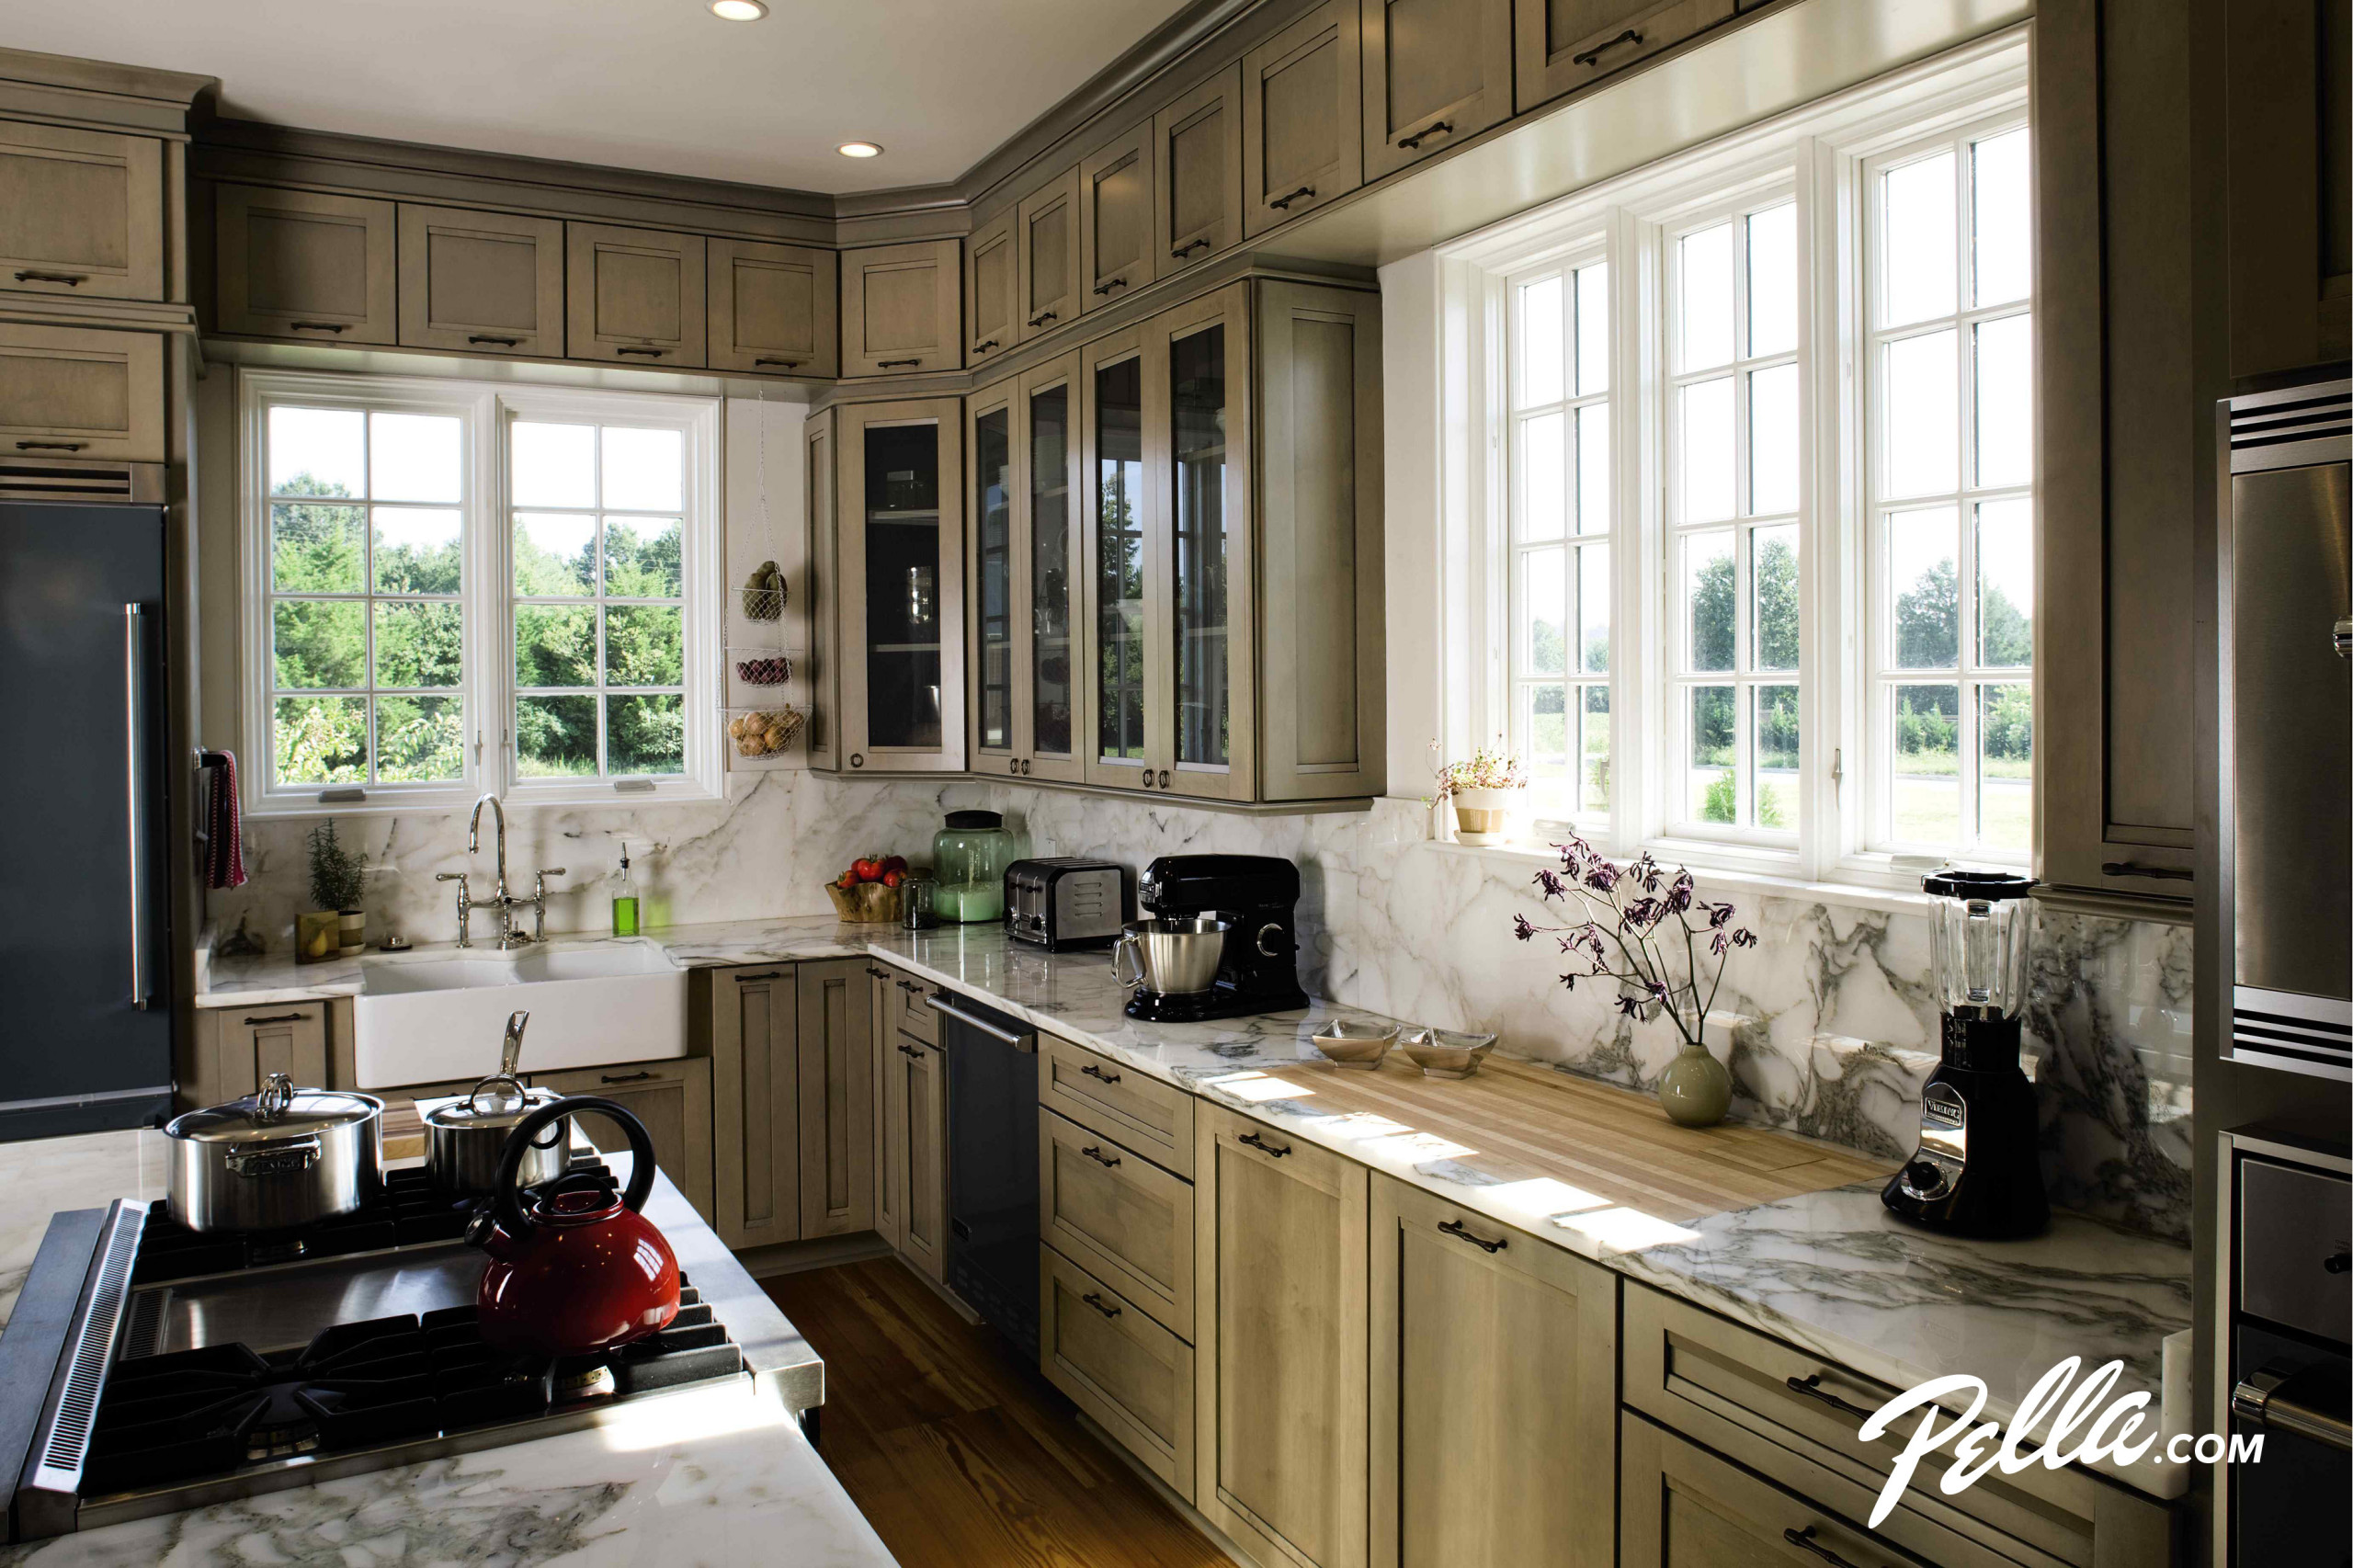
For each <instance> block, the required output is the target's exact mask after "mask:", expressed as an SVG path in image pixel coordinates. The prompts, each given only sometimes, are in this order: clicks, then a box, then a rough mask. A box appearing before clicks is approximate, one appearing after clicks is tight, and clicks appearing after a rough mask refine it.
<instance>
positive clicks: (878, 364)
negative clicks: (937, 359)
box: [874, 354, 923, 370]
mask: <svg viewBox="0 0 2353 1568" xmlns="http://www.w3.org/2000/svg"><path fill="white" fill-rule="evenodd" d="M922 363H923V356H922V355H920V354H918V355H916V356H915V358H912V359H877V360H876V361H874V368H875V369H878V370H898V369H905V368H906V367H907V366H909V365H920V364H922Z"/></svg>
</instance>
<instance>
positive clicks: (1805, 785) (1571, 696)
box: [1437, 29, 2035, 885]
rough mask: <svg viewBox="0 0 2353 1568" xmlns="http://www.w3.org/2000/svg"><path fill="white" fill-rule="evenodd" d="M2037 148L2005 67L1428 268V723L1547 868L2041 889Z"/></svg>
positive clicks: (1478, 242) (1694, 163) (2014, 70)
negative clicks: (1512, 801) (2036, 617)
mask: <svg viewBox="0 0 2353 1568" xmlns="http://www.w3.org/2000/svg"><path fill="white" fill-rule="evenodd" d="M2029 134H2030V132H2029V128H2028V125H2027V95H2026V41H2025V37H2024V32H2023V29H2012V30H2011V31H2009V32H2007V33H2006V34H2003V35H1999V36H1997V37H1995V38H1993V39H1989V40H1980V41H1979V42H1977V43H1974V44H1972V45H1968V46H1964V47H1963V48H1962V49H1960V50H1956V51H1951V52H1950V53H1949V54H1948V55H1946V56H1943V57H1941V58H1939V59H1938V60H1935V61H1931V62H1925V63H1923V64H1920V65H1917V66H1913V67H1909V68H1906V69H1905V70H1903V71H1900V72H1896V73H1893V74H1890V75H1888V76H1886V77H1883V78H1881V79H1880V80H1879V81H1877V82H1874V83H1870V84H1867V85H1864V86H1862V87H1859V88H1857V89H1854V90H1851V91H1849V92H1847V93H1844V94H1841V95H1838V96H1836V97H1834V98H1830V99H1826V100H1824V101H1823V102H1821V103H1819V104H1816V105H1813V106H1810V107H1809V108H1804V109H1801V110H1798V111H1794V112H1792V113H1790V114H1787V115H1784V116H1782V117H1780V118H1779V119H1775V120H1773V121H1770V122H1768V123H1766V124H1763V125H1760V126H1757V127H1756V128H1753V129H1752V130H1749V131H1743V132H1740V133H1737V134H1735V135H1733V136H1731V137H1728V138H1725V139H1723V140H1722V141H1721V142H1716V143H1712V144H1710V145H1708V146H1704V147H1700V148H1697V149H1694V150H1692V151H1690V152H1688V153H1680V154H1677V155H1676V156H1675V157H1672V158H1669V159H1666V160H1664V161H1662V162H1660V163H1658V164H1654V165H1649V166H1646V167H1644V168H1643V169H1639V170H1636V171H1634V172H1632V173H1631V174H1628V175H1625V176H1619V177H1617V178H1614V179H1611V180H1608V181H1606V182H1604V183H1603V184H1601V185H1599V186H1597V187H1594V188H1592V189H1590V190H1588V191H1586V192H1584V193H1581V194H1580V195H1578V196H1576V197H1574V198H1570V199H1565V200H1563V201H1562V202H1559V203H1555V204H1553V205H1552V206H1551V207H1549V208H1547V209H1543V210H1538V211H1535V212H1531V213H1528V214H1523V215H1522V216H1521V217H1519V218H1517V219H1514V220H1512V221H1511V222H1507V223H1506V224H1502V225H1498V226H1497V227H1496V228H1495V229H1494V230H1492V231H1489V232H1488V233H1483V234H1480V235H1474V236H1472V237H1471V238H1470V239H1468V240H1465V241H1463V242H1461V243H1459V244H1454V245H1450V246H1448V247H1446V248H1445V250H1443V251H1442V252H1441V253H1440V255H1439V258H1438V260H1439V269H1438V274H1437V276H1438V279H1439V282H1438V290H1439V297H1438V307H1439V308H1438V334H1437V341H1438V352H1439V355H1440V357H1441V359H1442V360H1443V361H1444V363H1443V364H1442V365H1441V367H1440V376H1439V380H1438V384H1439V385H1440V386H1441V387H1442V388H1444V389H1447V390H1445V391H1444V392H1442V393H1441V399H1440V407H1439V412H1440V416H1441V417H1440V430H1439V435H1438V442H1439V452H1440V468H1441V471H1447V470H1450V469H1453V468H1455V467H1457V466H1458V465H1459V467H1460V469H1461V472H1463V473H1464V475H1465V476H1466V477H1465V479H1464V480H1463V482H1462V483H1460V484H1459V485H1455V486H1451V487H1449V489H1448V490H1447V491H1446V493H1445V494H1446V499H1445V501H1444V502H1443V503H1442V505H1443V506H1445V508H1446V511H1445V515H1444V516H1443V517H1441V520H1440V528H1441V532H1442V535H1443V542H1442V546H1441V557H1442V559H1444V560H1446V561H1448V562H1462V563H1463V570H1464V571H1465V574H1466V575H1467V577H1468V578H1469V587H1468V590H1467V591H1466V592H1463V593H1461V594H1460V595H1458V596H1454V597H1448V598H1447V599H1446V600H1445V601H1444V604H1445V608H1444V609H1443V610H1442V615H1443V617H1444V619H1445V631H1444V635H1445V637H1446V639H1447V645H1448V647H1449V657H1450V660H1451V667H1452V668H1454V669H1455V670H1457V671H1459V672H1465V673H1460V674H1457V675H1454V676H1450V677H1449V682H1448V684H1447V685H1446V689H1445V696H1444V701H1445V703H1446V706H1447V712H1448V717H1447V720H1446V722H1447V726H1448V731H1449V733H1450V734H1454V735H1456V736H1458V737H1463V736H1468V737H1471V738H1472V739H1473V740H1474V741H1475V740H1476V739H1477V738H1480V737H1485V736H1493V735H1496V734H1502V735H1504V736H1506V738H1507V741H1508V744H1509V745H1510V746H1511V748H1512V749H1513V751H1515V752H1516V753H1517V754H1518V755H1519V756H1521V757H1522V758H1523V759H1524V760H1525V761H1526V762H1527V763H1528V764H1529V768H1530V771H1531V773H1532V774H1533V776H1534V778H1535V786H1534V788H1533V789H1532V790H1531V791H1530V803H1531V805H1532V806H1533V807H1534V812H1533V814H1534V816H1535V817H1536V818H1537V819H1538V820H1537V822H1536V824H1535V825H1536V828H1537V831H1538V832H1539V833H1540V834H1541V833H1543V832H1545V831H1546V830H1547V829H1548V828H1549V826H1550V825H1551V824H1555V823H1566V824H1574V825H1575V826H1576V828H1577V830H1578V831H1579V832H1580V833H1582V834H1584V835H1586V837H1588V838H1590V839H1592V840H1593V841H1595V842H1596V843H1597V844H1603V845H1607V846H1609V847H1610V848H1612V849H1613V850H1615V851H1617V852H1620V853H1633V852H1635V851H1637V850H1639V849H1640V848H1643V847H1645V846H1650V847H1657V848H1662V849H1665V850H1667V851H1671V852H1672V853H1674V854H1676V855H1677V856H1678V857H1679V858H1686V859H1688V860H1689V861H1690V862H1691V863H1692V864H1694V865H1702V864H1713V865H1717V866H1720V867H1724V868H1728V869H1744V870H1751V871H1762V872H1767V873H1772V874H1780V875H1788V876H1793V877H1797V878H1801V879H1803V880H1807V881H1819V880H1829V879H1845V880H1850V881H1863V882H1879V883H1882V884H1885V885H1898V884H1900V883H1901V882H1902V881H1904V877H1903V876H1902V875H1901V874H1900V873H1898V872H1897V870H1896V869H1895V861H1896V860H1897V858H1899V857H1908V856H1914V855H1920V854H1934V855H1945V856H1949V857H1952V858H1970V859H1991V860H2002V861H2011V862H2024V861H2026V860H2028V859H2029V857H2030V855H2031V852H2032V844H2031V841H2030V834H2031V827H2030V824H2031V814H2032V813H2031V811H2030V810H2029V801H2030V800H2031V772H2032V730H2033V715H2032V688H2031V667H2032V642H2033V627H2032V618H2033V580H2032V560H2033V549H2034V528H2035V521H2034V494H2035V491H2034V474H2033V472H2032V448H2033V443H2032V438H2031V436H2032V386H2031V380H2032V375H2031V364H2032V348H2031V333H2032V315H2031V310H2032V294H2033V287H2032V285H2033V279H2032V254H2031V245H2030V243H2029V235H2030V233H2031V212H2030V208H2029V199H2030V187H2031V180H2030V167H2031V161H2030V157H2029Z"/></svg>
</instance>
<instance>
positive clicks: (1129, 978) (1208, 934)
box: [1111, 915, 1233, 996]
mask: <svg viewBox="0 0 2353 1568" xmlns="http://www.w3.org/2000/svg"><path fill="white" fill-rule="evenodd" d="M1232 930H1233V921H1231V920H1228V919H1226V918H1225V917H1224V916H1222V915H1182V916H1179V917H1177V918H1175V919H1165V918H1163V919H1153V920H1131V921H1129V922H1128V923H1127V924H1126V925H1125V926H1120V940H1119V942H1118V944H1117V945H1116V946H1114V947H1113V948H1112V949H1111V978H1112V979H1114V980H1116V981H1118V982H1119V983H1120V984H1121V985H1141V986H1142V987H1143V988H1144V989H1145V990H1146V991H1150V992H1154V993H1156V994H1159V995H1162V996H1182V995H1186V994H1190V993H1194V992H1200V991H1207V990H1208V989H1210V987H1211V986H1212V985H1214V984H1215V983H1217V966H1218V963H1219V961H1220V960H1222V959H1223V958H1224V957H1225V938H1226V934H1227V933H1228V932H1230V931H1232ZM1131 968H1132V969H1133V971H1134V972H1133V973H1130V972H1129V971H1130V969H1131Z"/></svg>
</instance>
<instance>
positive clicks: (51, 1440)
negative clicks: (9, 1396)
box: [16, 1199, 147, 1540]
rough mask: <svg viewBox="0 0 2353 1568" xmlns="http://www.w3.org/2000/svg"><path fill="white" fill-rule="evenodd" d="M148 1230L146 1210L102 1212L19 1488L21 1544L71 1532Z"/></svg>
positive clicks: (119, 1204) (126, 1203)
mask: <svg viewBox="0 0 2353 1568" xmlns="http://www.w3.org/2000/svg"><path fill="white" fill-rule="evenodd" d="M146 1227H147V1210H146V1209H145V1207H144V1206H143V1205H141V1204H138V1203H134V1202H132V1201H131V1200H129V1199H115V1201H114V1203H113V1205H112V1206H111V1207H110V1208H109V1209H108V1211H107V1220H106V1225H105V1228H104V1229H103V1230H101V1231H100V1232H99V1233H98V1244H97V1250H96V1253H95V1255H94V1261H93V1263H92V1266H91V1268H90V1274H89V1278H88V1280H87V1282H86V1283H85V1285H84V1287H83V1290H82V1298H81V1300H80V1301H79V1302H78V1303H76V1305H75V1307H74V1322H73V1325H72V1327H71V1328H69V1329H68V1330H67V1332H66V1337H65V1353H64V1354H63V1356H61V1357H60V1358H58V1363H57V1371H56V1374H55V1376H54V1377H52V1378H51V1381H50V1388H49V1397H48V1399H47V1401H46V1402H45V1403H43V1404H42V1406H41V1417H40V1425H39V1426H36V1427H35V1428H34V1430H33V1443H32V1449H31V1453H30V1456H29V1457H28V1459H27V1460H25V1471H24V1476H23V1479H22V1480H21V1482H20V1483H18V1485H17V1503H16V1534H17V1539H18V1540H42V1539H45V1538H47V1537H50V1536H55V1535H63V1534H64V1533H66V1532H67V1531H68V1530H71V1529H73V1528H75V1526H74V1516H75V1511H76V1507H77V1504H76V1501H75V1497H74V1493H75V1491H76V1489H77V1488H79V1487H80V1485H81V1483H82V1463H83V1460H85V1458H86V1457H87V1456H88V1454H89V1450H90V1423H91V1420H92V1419H93V1418H94V1417H95V1416H96V1415H97V1408H98V1393H99V1391H100V1390H101V1389H103V1388H104V1387H105V1386H106V1379H107V1367H108V1363H109V1362H111V1361H112V1360H113V1358H114V1346H115V1336H116V1335H117V1333H118V1332H119V1330H120V1328H121V1326H122V1314H123V1306H124V1303H125V1301H127V1300H128V1298H129V1294H130V1287H131V1264H132V1262H133V1261H134V1260H135V1259H136V1257H137V1256H138V1253H139V1238H140V1235H141V1234H142V1233H143V1232H144V1231H145V1230H146Z"/></svg>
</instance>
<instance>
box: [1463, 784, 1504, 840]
mask: <svg viewBox="0 0 2353 1568" xmlns="http://www.w3.org/2000/svg"><path fill="white" fill-rule="evenodd" d="M1453 799H1454V837H1455V842H1457V843H1459V844H1503V843H1506V842H1507V841H1508V840H1509V839H1510V837H1511V829H1510V819H1511V809H1512V807H1513V806H1515V805H1517V804H1518V801H1519V791H1518V790H1456V791H1454V797H1453Z"/></svg>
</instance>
